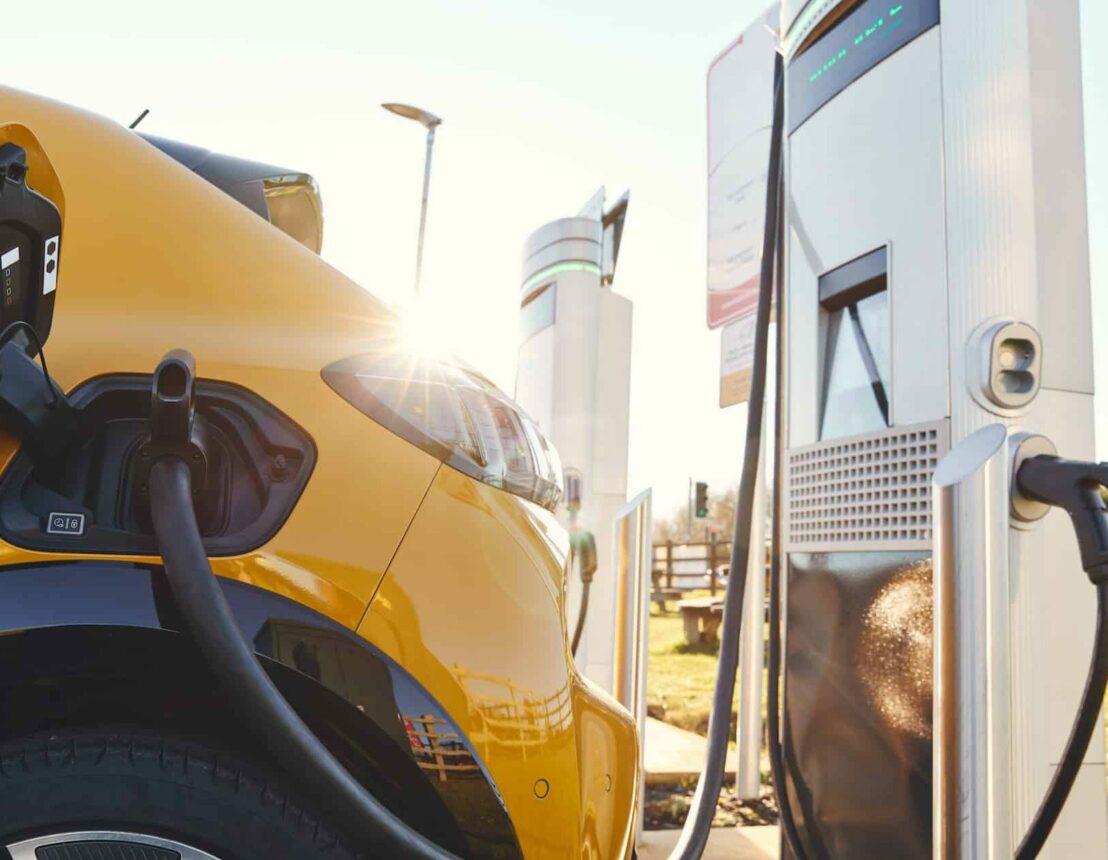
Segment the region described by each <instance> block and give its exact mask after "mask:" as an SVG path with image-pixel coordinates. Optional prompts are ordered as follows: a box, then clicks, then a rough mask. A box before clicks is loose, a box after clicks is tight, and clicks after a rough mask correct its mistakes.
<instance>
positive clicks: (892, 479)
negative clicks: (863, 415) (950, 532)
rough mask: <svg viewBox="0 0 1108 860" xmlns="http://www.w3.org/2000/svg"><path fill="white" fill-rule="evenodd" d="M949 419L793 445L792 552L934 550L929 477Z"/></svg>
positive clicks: (789, 470) (789, 458)
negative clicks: (813, 443)
mask: <svg viewBox="0 0 1108 860" xmlns="http://www.w3.org/2000/svg"><path fill="white" fill-rule="evenodd" d="M948 447H949V431H948V428H947V422H946V421H935V422H930V423H926V424H915V425H911V426H907V427H893V428H890V429H888V430H882V431H879V432H877V433H867V434H864V435H861V436H850V437H847V438H844V439H834V440H831V441H828V442H819V443H817V444H815V445H808V446H805V447H802V448H793V449H790V450H789V451H788V453H787V455H786V466H785V468H786V474H787V477H788V503H787V513H788V528H787V532H786V535H787V538H786V549H787V550H788V551H789V552H851V551H859V550H860V551H866V550H869V551H896V550H929V549H931V537H932V535H931V530H932V519H931V477H932V474H933V473H934V471H935V467H936V466H937V464H938V462H939V460H940V458H942V457H943V455H945V454H946V452H947V449H948Z"/></svg>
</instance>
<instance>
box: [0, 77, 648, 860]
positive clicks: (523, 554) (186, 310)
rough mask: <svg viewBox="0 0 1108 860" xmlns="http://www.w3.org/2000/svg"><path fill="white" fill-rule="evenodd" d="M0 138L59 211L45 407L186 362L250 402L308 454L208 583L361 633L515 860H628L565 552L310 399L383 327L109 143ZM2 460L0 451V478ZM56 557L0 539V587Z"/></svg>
mask: <svg viewBox="0 0 1108 860" xmlns="http://www.w3.org/2000/svg"><path fill="white" fill-rule="evenodd" d="M5 129H7V132H5ZM27 130H30V131H27ZM5 133H7V134H8V135H9V136H10V137H9V138H8V139H16V138H15V137H14V135H17V134H18V135H23V138H24V140H20V141H17V142H20V143H21V145H25V148H26V149H27V151H28V157H29V160H30V168H31V170H30V174H29V176H30V177H31V184H32V186H34V185H35V182H36V181H37V182H39V185H38V189H39V190H40V191H42V192H43V193H45V194H47V196H50V197H51V198H52V199H55V202H58V203H59V204H61V203H62V201H61V195H62V194H63V193H64V229H63V234H62V247H61V264H60V268H59V278H58V293H57V300H56V304H55V314H54V323H53V328H52V331H51V334H50V338H49V340H48V342H47V354H48V356H49V360H50V370H51V372H52V374H53V375H54V376H55V378H56V379H57V380H58V382H59V383H60V384H61V385H62V386H63V387H64V388H66V389H67V390H71V389H72V388H74V387H75V386H77V385H79V384H80V383H81V382H83V381H85V380H88V379H90V378H92V377H95V376H98V375H101V374H105V373H127V372H134V373H149V372H150V371H151V370H152V369H153V367H154V366H155V365H156V364H157V362H158V360H159V359H160V358H161V357H162V355H163V354H164V353H165V352H166V351H167V350H169V349H171V348H174V347H184V348H187V349H189V350H190V351H191V352H192V353H193V354H194V355H195V357H196V360H197V367H198V371H199V373H200V375H201V376H204V377H208V378H213V379H220V380H226V381H230V382H233V383H237V384H239V385H242V386H245V387H247V388H249V389H251V390H253V391H255V392H256V393H258V394H259V395H261V396H262V397H264V398H265V399H266V400H268V401H269V402H271V403H272V404H274V405H275V406H277V407H278V408H279V409H281V410H282V411H283V412H285V413H286V414H287V415H288V416H289V417H291V418H292V419H293V420H295V421H296V422H298V423H299V424H300V425H301V426H303V427H304V428H305V429H306V430H307V431H308V432H309V433H310V434H311V436H312V437H313V439H314V440H315V442H316V445H317V448H318V461H317V465H316V468H315V472H314V473H313V475H312V477H311V480H310V481H309V483H308V485H307V488H306V489H305V491H304V494H303V496H302V498H301V499H300V501H299V503H298V504H297V506H296V508H295V510H294V512H293V513H292V515H291V516H290V518H289V519H288V521H287V522H286V523H285V524H284V525H283V526H282V528H281V530H280V531H279V533H278V534H277V535H276V536H275V537H274V538H273V539H272V540H271V541H269V543H267V544H266V545H265V546H263V547H261V548H260V549H259V550H257V551H256V552H252V553H249V554H246V555H242V556H237V557H233V558H221V559H214V560H213V567H214V569H215V571H216V573H217V574H219V575H221V576H226V577H229V578H233V579H237V580H240V581H243V582H249V583H252V584H254V585H258V586H260V587H263V588H267V589H270V590H272V591H275V592H277V593H280V594H283V595H285V596H287V597H290V598H292V599H295V600H298V601H300V602H301V603H303V604H305V605H307V606H310V607H311V608H313V609H315V610H317V611H319V612H322V613H324V614H326V615H328V616H329V617H331V618H333V619H335V620H336V621H338V622H340V623H342V624H344V625H346V626H347V627H349V628H351V629H355V628H356V629H357V630H358V632H359V633H360V634H361V635H363V636H364V637H366V638H367V639H369V640H370V641H372V642H373V643H374V644H376V645H377V646H378V647H380V648H382V649H383V650H384V651H386V652H387V653H389V654H390V655H391V656H392V657H393V658H394V659H396V660H397V661H398V662H399V663H400V664H401V665H403V666H404V667H405V669H407V671H409V672H410V673H411V674H412V675H413V676H414V677H415V678H416V679H417V680H419V681H420V682H421V683H422V684H423V685H424V686H425V687H426V688H427V689H428V690H429V691H430V692H431V694H432V695H434V696H435V697H436V698H437V699H438V700H439V701H440V702H441V703H442V704H443V706H444V707H445V708H446V709H447V711H448V712H449V713H450V714H451V716H452V717H453V718H454V719H455V720H456V721H457V722H458V723H459V724H460V725H461V726H462V728H463V729H464V730H465V732H466V734H467V735H468V736H469V738H470V739H471V740H472V741H473V742H474V744H475V745H476V748H477V751H478V753H479V755H480V756H481V758H482V759H483V761H484V762H485V765H486V766H487V767H488V769H489V772H490V773H491V775H492V777H493V779H494V781H495V782H496V784H497V786H498V788H499V789H500V791H501V792H502V794H503V796H504V799H505V802H506V804H507V807H508V811H509V813H510V815H511V817H512V820H513V822H514V825H515V827H516V830H517V833H518V835H519V838H520V841H521V844H522V845H523V848H524V851H525V853H526V856H527V857H528V858H529V860H532V858H566V857H587V858H605V860H607V858H612V860H618V858H626V857H629V856H630V853H631V849H632V844H631V841H632V836H631V834H632V828H631V825H632V821H633V814H632V813H633V810H634V808H635V805H636V791H637V789H636V786H637V784H638V774H637V761H638V755H637V739H636V733H635V730H634V727H633V724H632V722H631V720H630V718H629V716H628V715H627V714H626V712H624V711H623V710H622V709H621V708H619V706H618V705H615V704H613V703H612V702H611V701H610V700H608V699H606V698H605V697H604V696H603V695H601V694H599V693H597V692H596V691H595V690H593V689H592V688H591V687H589V685H588V684H587V683H586V682H585V681H584V680H583V679H581V678H580V676H578V675H577V673H576V671H575V669H574V667H573V660H572V657H571V656H570V654H569V653H568V647H567V641H566V630H565V621H564V617H563V609H564V606H563V603H564V572H563V567H564V561H565V554H566V548H567V542H566V536H565V533H564V531H563V530H562V529H561V528H560V527H559V526H558V525H557V523H556V522H555V521H554V519H553V517H551V516H550V515H549V514H548V513H547V512H546V511H544V510H542V509H540V508H538V507H536V506H534V505H531V504H529V503H526V502H523V501H522V500H520V499H518V498H516V497H514V496H510V495H508V494H506V493H503V492H501V491H498V490H494V489H492V488H490V487H488V486H486V485H484V484H481V483H479V482H477V481H475V480H473V479H471V478H469V477H466V476H464V475H462V474H460V473H458V472H456V471H454V470H452V469H450V468H448V467H445V466H442V467H440V464H439V463H438V462H437V461H436V460H435V459H434V458H432V457H430V456H429V455H427V454H425V453H423V452H422V451H420V450H419V449H417V448H416V447H415V446H413V445H411V444H409V443H408V442H406V441H404V440H402V439H400V438H399V437H397V436H395V435H393V434H391V433H389V432H388V431H386V430H384V429H383V428H382V427H380V426H379V425H377V424H375V423H374V422H373V421H371V420H370V419H369V418H367V417H366V416H364V415H362V414H361V413H360V412H358V411H357V410H355V409H354V408H353V407H351V406H349V405H348V404H347V403H345V402H344V401H343V400H342V399H341V398H340V397H338V396H337V395H335V393H334V392H332V391H331V390H330V388H329V387H327V386H326V384H325V383H324V382H323V381H322V379H321V378H320V370H321V369H322V368H323V367H325V366H326V365H328V364H330V363H331V362H333V361H336V360H338V359H340V358H344V357H347V356H350V355H354V354H357V353H360V352H364V351H366V350H369V349H372V348H374V347H376V346H379V345H380V344H381V342H382V341H384V340H389V341H392V340H394V339H395V338H396V329H397V326H396V321H395V319H394V317H393V315H392V313H391V312H390V311H389V310H388V309H387V308H386V307H384V306H383V305H382V304H381V303H380V302H378V301H377V300H376V299H374V298H373V297H372V296H370V294H369V293H367V292H365V291H364V290H362V289H361V288H360V287H358V286H357V285H355V284H353V283H352V282H351V281H349V280H348V279H346V278H345V277H343V276H342V275H341V274H339V273H338V272H336V271H335V270H334V269H332V268H330V267H329V266H327V265H326V264H325V263H324V262H323V261H322V260H320V259H319V258H318V257H317V256H316V255H314V254H312V253H311V252H310V251H308V250H307V249H306V248H304V247H303V246H302V245H301V244H300V243H299V242H297V241H295V240H293V239H291V238H289V237H288V236H286V235H285V234H283V233H281V232H280V231H278V230H277V229H275V228H274V227H272V226H271V225H269V224H267V223H266V222H265V221H263V220H262V219H260V218H258V217H257V216H256V215H254V214H253V213H252V212H250V211H248V210H247V209H246V208H244V207H242V206H241V205H239V204H238V203H236V202H235V201H233V200H231V199H230V198H229V197H227V196H226V195H224V194H223V193H222V192H221V191H219V190H217V189H215V188H214V187H212V186H210V185H209V184H208V183H207V182H205V181H204V180H202V179H200V178H199V177H197V176H195V175H194V174H192V173H191V172H189V171H188V170H186V169H185V168H183V167H181V166H180V165H178V164H177V163H176V162H173V161H172V160H171V159H169V158H168V157H167V156H165V155H163V154H162V153H161V152H159V151H157V150H156V149H155V148H154V147H152V146H150V145H148V144H147V143H145V142H144V141H142V140H141V139H139V138H138V137H137V136H135V135H134V134H133V133H132V132H130V131H128V130H127V129H124V128H122V127H121V126H119V125H117V124H115V123H113V122H110V121H108V120H106V119H103V118H101V117H97V116H94V115H91V114H88V113H85V112H82V111H79V110H76V109H74V108H70V107H66V106H64V105H60V104H58V103H55V102H51V101H48V100H46V99H42V98H39V97H35V96H29V95H26V94H23V93H19V92H16V91H12V90H9V89H3V88H0V140H2V139H5V138H4V134H5ZM29 135H30V136H29ZM24 141H26V142H24ZM55 195H56V197H55ZM15 450H16V443H15V441H14V440H12V439H10V438H5V437H0V464H3V465H5V466H6V464H7V463H8V462H9V461H10V459H11V457H12V455H13V454H14V452H15ZM75 556H76V554H68V555H66V556H64V557H65V558H69V559H72V558H74V557H75ZM59 557H63V556H61V555H59V554H47V553H38V552H30V551H27V550H23V549H20V548H18V547H14V546H11V545H8V544H5V543H3V542H2V541H0V566H2V565H10V564H19V563H26V562H32V561H44V560H49V559H52V558H59ZM98 557H100V558H103V557H104V556H98ZM134 560H142V559H134ZM386 572H387V575H386ZM371 601H372V602H371ZM367 607H368V609H367Z"/></svg>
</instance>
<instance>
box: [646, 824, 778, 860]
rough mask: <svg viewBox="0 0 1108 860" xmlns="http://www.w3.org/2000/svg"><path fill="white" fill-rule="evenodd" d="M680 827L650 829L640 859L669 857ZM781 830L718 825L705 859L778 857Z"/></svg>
mask: <svg viewBox="0 0 1108 860" xmlns="http://www.w3.org/2000/svg"><path fill="white" fill-rule="evenodd" d="M680 833H681V831H680V830H646V831H644V832H643V835H642V841H641V842H639V847H638V856H639V860H665V858H666V857H668V856H669V853H670V851H672V850H673V846H675V845H676V844H677V837H678V835H679V834H680ZM780 839H781V837H780V834H779V831H778V830H777V827H776V826H775V825H767V826H764V827H714V828H712V835H711V836H710V837H709V838H708V847H707V849H706V850H705V851H704V857H703V860H777V856H778V851H779V850H780Z"/></svg>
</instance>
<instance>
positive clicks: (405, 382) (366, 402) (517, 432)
mask: <svg viewBox="0 0 1108 860" xmlns="http://www.w3.org/2000/svg"><path fill="white" fill-rule="evenodd" d="M323 379H324V381H325V382H326V383H327V384H328V385H329V386H331V388H333V389H334V390H335V391H336V392H337V393H338V394H339V395H340V396H341V397H342V398H343V399H344V400H346V401H347V402H348V403H350V404H351V405H352V406H354V407H355V408H356V409H358V410H359V411H360V412H362V413H364V414H365V415H368V416H369V417H370V418H372V419H373V420H374V421H376V422H377V423H378V424H381V425H382V426H384V427H385V428H387V429H388V430H391V431H392V432H393V433H396V434H397V435H398V436H401V437H403V438H404V439H407V440H408V441H409V442H411V443H412V444H413V445H417V446H418V447H420V448H422V449H423V450H424V451H426V452H427V453H428V454H431V455H432V456H434V457H436V458H438V459H439V460H441V461H442V462H443V463H446V464H448V465H450V466H452V467H454V468H455V469H457V470H458V471H460V472H464V473H465V474H467V475H469V476H471V477H473V478H476V479H477V480H479V481H483V482H484V483H486V484H489V485H491V486H493V487H497V488H498V489H501V490H506V491H507V492H509V493H514V494H515V495H517V496H522V497H523V498H525V499H528V500H530V501H532V502H536V503H537V504H540V505H542V506H543V507H544V508H548V509H550V510H554V508H555V507H556V506H557V504H558V499H559V498H560V497H561V473H562V469H561V464H560V462H559V460H558V454H557V452H556V451H555V450H554V446H553V445H551V444H550V441H549V440H548V439H547V438H546V437H545V436H544V435H543V434H542V432H541V431H540V430H539V428H538V426H537V425H536V424H535V422H534V421H532V420H531V419H530V418H529V417H527V415H525V414H524V413H523V411H522V410H521V409H520V408H519V407H518V406H517V405H516V404H515V403H513V402H512V401H511V400H510V399H509V398H508V397H507V396H506V395H505V394H504V393H503V392H501V391H500V390H499V389H497V387H496V386H495V385H493V384H492V383H491V382H490V381H489V380H487V379H485V378H484V377H483V376H481V375H480V374H479V373H476V372H475V371H473V370H471V369H469V368H466V367H462V366H460V365H458V364H453V363H450V362H446V361H440V360H437V359H434V358H430V357H427V356H423V355H410V354H405V353H395V352H389V353H379V354H377V353H374V354H369V355H359V356H354V357H353V358H344V359H342V360H340V361H336V362H335V363H334V364H330V365H328V366H327V367H325V368H324V369H323Z"/></svg>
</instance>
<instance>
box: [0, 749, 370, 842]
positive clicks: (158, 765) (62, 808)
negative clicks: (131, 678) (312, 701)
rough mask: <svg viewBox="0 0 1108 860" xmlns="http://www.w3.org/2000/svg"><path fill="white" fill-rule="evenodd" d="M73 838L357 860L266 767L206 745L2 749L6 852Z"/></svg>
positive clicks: (0, 815) (0, 799)
mask: <svg viewBox="0 0 1108 860" xmlns="http://www.w3.org/2000/svg"><path fill="white" fill-rule="evenodd" d="M74 831H118V832H123V833H138V834H146V835H149V836H154V837H161V838H163V839H170V840H174V841H177V842H180V843H183V844H185V845H187V846H190V847H192V848H196V849H200V850H202V851H206V852H208V853H210V854H212V855H214V856H215V857H216V858H218V860H259V858H272V860H324V858H325V860H351V859H352V858H353V857H354V856H355V855H354V854H353V853H351V852H349V851H348V850H347V849H346V847H344V846H343V845H342V844H340V842H339V841H338V839H337V838H336V837H335V836H334V835H333V831H331V830H329V829H328V828H326V827H325V826H323V825H322V824H321V823H320V820H319V818H318V817H317V816H315V815H314V814H313V813H311V812H310V811H309V810H308V807H307V806H306V805H305V804H304V803H302V802H301V801H300V800H299V799H297V798H295V797H294V796H293V795H292V793H290V792H289V791H288V790H287V789H286V788H285V787H283V786H282V785H281V782H280V780H279V779H278V778H275V777H274V776H273V775H272V774H271V773H269V771H268V769H267V768H266V767H264V766H259V765H257V764H255V763H252V762H249V761H246V760H245V759H243V758H241V757H239V756H238V755H236V754H235V753H231V752H227V751H224V750H220V749H218V748H217V747H214V746H213V745H211V744H209V743H207V742H203V741H195V740H190V739H187V738H181V737H174V736H163V735H159V734H157V733H146V732H132V731H119V732H113V731H105V730H71V731H66V732H64V733H58V734H52V735H49V736H32V737H28V738H24V739H21V740H19V741H14V742H5V743H4V744H3V745H2V746H0V846H9V845H12V844H14V843H17V842H20V841H21V840H26V839H31V838H34V837H39V836H45V835H53V834H60V833H67V832H74ZM3 856H7V853H6V852H5V851H4V849H3V848H2V847H0V857H3ZM39 856H42V855H41V854H40V855H39ZM59 856H71V855H69V854H64V855H59ZM72 856H78V855H77V854H74V855H72ZM79 856H84V855H83V854H82V855H79ZM89 856H92V855H89ZM96 856H101V855H96ZM121 856H122V855H121ZM127 856H131V855H127ZM144 856H145V855H144Z"/></svg>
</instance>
